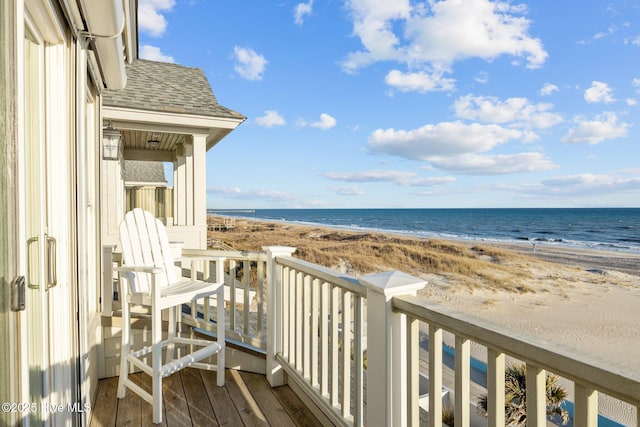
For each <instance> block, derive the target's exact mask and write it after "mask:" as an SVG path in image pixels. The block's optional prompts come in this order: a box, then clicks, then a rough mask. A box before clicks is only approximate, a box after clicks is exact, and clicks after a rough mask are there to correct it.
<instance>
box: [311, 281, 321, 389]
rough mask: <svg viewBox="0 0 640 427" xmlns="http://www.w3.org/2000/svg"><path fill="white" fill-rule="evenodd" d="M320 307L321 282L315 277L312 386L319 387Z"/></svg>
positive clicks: (312, 288) (313, 293) (312, 289)
mask: <svg viewBox="0 0 640 427" xmlns="http://www.w3.org/2000/svg"><path fill="white" fill-rule="evenodd" d="M319 308H320V282H319V281H318V279H313V281H312V282H311V330H310V331H309V336H310V337H311V350H310V351H311V362H310V363H311V387H314V388H317V387H318V385H319V379H318V333H319V332H320V331H319V329H318V316H319V314H318V311H319Z"/></svg>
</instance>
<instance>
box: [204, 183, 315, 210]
mask: <svg viewBox="0 0 640 427" xmlns="http://www.w3.org/2000/svg"><path fill="white" fill-rule="evenodd" d="M207 193H208V194H215V195H216V197H222V198H226V199H233V200H244V201H250V202H251V203H252V205H251V206H255V204H256V203H261V202H267V204H268V206H273V205H277V206H283V207H288V208H299V207H322V206H326V203H325V202H324V201H322V200H317V199H309V198H306V197H300V196H297V195H295V194H292V193H289V192H287V191H275V190H264V189H250V190H245V189H242V188H239V187H226V186H225V187H223V186H213V187H208V188H207Z"/></svg>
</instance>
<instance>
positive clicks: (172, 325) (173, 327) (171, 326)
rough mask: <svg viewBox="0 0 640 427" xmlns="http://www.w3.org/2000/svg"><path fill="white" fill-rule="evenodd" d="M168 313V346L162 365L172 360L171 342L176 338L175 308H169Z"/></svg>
mask: <svg viewBox="0 0 640 427" xmlns="http://www.w3.org/2000/svg"><path fill="white" fill-rule="evenodd" d="M168 311H169V325H168V327H167V341H169V344H168V345H167V354H166V356H165V359H164V363H169V362H171V361H172V360H173V353H174V349H175V344H174V343H173V341H172V340H173V339H174V338H175V337H176V326H177V317H176V316H177V307H170V308H169V310H168Z"/></svg>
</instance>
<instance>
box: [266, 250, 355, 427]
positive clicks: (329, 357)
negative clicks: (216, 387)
mask: <svg viewBox="0 0 640 427" xmlns="http://www.w3.org/2000/svg"><path fill="white" fill-rule="evenodd" d="M291 249H293V248H267V254H268V255H269V256H270V258H271V259H273V261H274V262H273V263H272V264H271V268H269V269H268V277H269V279H270V280H271V282H270V283H271V285H272V286H271V288H270V294H269V310H270V311H269V326H270V328H269V340H272V341H270V342H269V343H268V344H269V346H268V350H267V378H268V380H269V381H270V383H271V385H272V386H275V385H279V384H282V383H284V375H283V372H286V374H287V381H288V382H289V383H291V382H294V383H295V384H296V385H297V386H298V387H300V388H301V389H302V390H303V391H304V392H305V393H306V394H307V395H309V396H311V397H312V398H313V400H314V403H315V404H316V405H317V406H318V407H320V408H321V410H322V411H323V412H324V414H325V415H326V416H327V418H328V419H329V420H330V421H331V422H332V423H333V424H335V425H363V423H364V420H363V415H364V411H363V403H364V391H365V386H364V375H363V371H364V359H363V357H364V351H365V346H364V343H363V338H364V336H365V333H364V322H363V319H364V311H365V306H364V299H365V297H366V288H365V287H363V286H362V285H360V284H359V283H358V281H357V280H356V279H354V278H352V277H348V276H344V275H341V274H340V273H338V272H337V271H335V270H330V269H328V268H323V267H320V266H318V265H315V264H311V263H308V262H305V261H302V260H299V259H296V258H293V257H291V256H286V255H289V254H290V253H291Z"/></svg>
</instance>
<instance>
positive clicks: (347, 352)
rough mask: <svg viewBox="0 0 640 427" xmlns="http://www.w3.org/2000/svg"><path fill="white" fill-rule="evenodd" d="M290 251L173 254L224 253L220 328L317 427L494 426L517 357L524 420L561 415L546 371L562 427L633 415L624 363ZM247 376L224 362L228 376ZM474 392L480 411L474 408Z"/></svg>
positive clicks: (195, 319)
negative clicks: (482, 400) (559, 397)
mask: <svg viewBox="0 0 640 427" xmlns="http://www.w3.org/2000/svg"><path fill="white" fill-rule="evenodd" d="M293 251H294V248H290V247H267V248H265V251H264V252H240V251H230V250H225V251H210V250H209V251H207V250H194V251H184V252H185V255H203V254H205V253H207V254H215V255H217V256H225V257H226V258H227V261H226V263H225V277H224V281H225V285H226V287H227V292H226V295H225V301H224V304H225V307H226V326H227V331H228V332H227V336H228V337H229V338H231V339H232V340H233V342H234V343H236V344H238V345H240V346H241V347H242V346H245V347H246V348H253V349H254V350H255V351H258V352H261V353H262V354H264V358H261V359H259V360H258V361H257V362H256V361H254V362H252V363H253V364H252V366H251V370H253V371H254V372H259V373H264V375H265V377H264V378H265V379H266V382H267V383H268V384H269V385H270V386H271V387H274V388H275V389H276V390H278V389H279V387H281V386H284V385H288V386H289V387H290V389H291V390H292V392H293V393H294V394H295V395H298V396H300V398H301V399H302V401H304V402H305V405H307V406H308V407H309V408H311V409H312V410H313V413H314V414H315V415H316V416H317V418H318V419H319V421H320V422H321V423H323V424H333V425H346V426H352V425H355V426H361V425H370V426H373V425H389V426H392V425H393V426H405V425H427V423H428V425H441V423H442V413H443V406H446V405H447V404H448V405H450V406H451V409H452V412H453V415H454V418H455V425H456V426H457V425H462V426H474V427H475V426H486V425H488V426H500V427H502V426H504V425H505V411H504V406H505V369H506V367H507V366H509V364H511V363H513V362H516V361H517V362H519V363H522V364H524V365H525V366H526V378H527V386H526V401H527V412H526V418H527V425H528V426H546V425H548V423H551V424H560V422H559V420H558V419H555V420H554V419H551V418H549V417H548V415H547V403H546V395H545V378H546V374H547V373H553V374H556V375H559V376H560V377H561V379H562V381H563V382H564V383H566V384H568V387H567V390H568V391H569V399H568V400H569V401H570V405H569V406H570V407H571V408H572V410H571V420H570V424H569V425H574V426H596V425H598V423H599V420H600V421H601V422H602V421H605V420H604V418H603V417H602V415H599V410H598V405H599V400H600V401H601V402H602V403H603V405H605V406H606V405H607V404H608V403H609V402H617V401H621V402H624V404H625V405H627V406H628V407H629V408H630V411H631V413H632V414H633V415H632V416H631V418H632V420H631V421H630V422H627V423H626V424H625V425H635V424H634V423H637V422H638V417H639V415H637V414H638V406H639V405H640V377H638V376H637V375H635V374H633V373H631V372H629V371H627V370H624V369H622V368H620V367H616V366H609V365H608V364H607V363H604V362H602V361H599V360H595V359H594V358H592V357H590V356H589V355H585V354H580V353H578V352H577V351H574V350H571V349H567V348H564V347H561V346H560V345H558V344H557V343H552V342H548V341H545V340H543V339H541V338H539V337H536V336H532V335H529V334H525V333H523V332H520V331H515V330H511V329H508V328H506V327H503V326H501V325H498V324H494V323H491V322H488V321H486V320H482V319H479V318H475V317H473V316H470V315H468V314H465V313H461V312H457V311H454V310H452V309H449V308H447V307H443V306H439V305H437V304H433V303H430V302H428V301H425V300H423V299H420V298H417V297H416V292H417V290H419V289H421V288H422V287H423V286H424V285H425V282H424V281H422V280H420V279H417V278H414V277H411V276H409V275H407V274H404V273H400V272H388V273H378V274H372V275H368V276H364V277H360V278H355V277H351V276H348V275H345V274H342V273H340V272H337V271H335V270H331V269H328V268H325V267H322V266H319V265H315V264H311V263H308V262H305V261H302V260H299V259H296V258H295V257H292V256H291V254H292V253H293ZM212 271H215V269H214V268H209V266H206V265H202V266H200V267H199V268H198V269H197V271H185V272H184V274H198V275H199V276H201V277H204V278H206V277H209V274H211V273H210V272H212ZM105 297H106V296H105ZM217 304H218V302H217V301H215V299H213V298H211V299H204V300H202V301H198V303H196V304H193V305H192V306H191V307H185V309H184V310H183V319H182V321H183V323H184V325H186V326H188V327H191V328H193V330H195V331H197V332H199V333H205V334H206V333H211V332H213V331H214V327H213V324H212V323H211V322H210V321H209V314H208V313H210V312H211V313H212V312H213V310H214V308H215V307H216V305H217ZM112 310H113V312H115V313H117V310H118V306H117V301H114V302H113V305H112ZM478 348H480V349H481V350H480V354H481V355H482V356H480V357H478V356H477V353H478ZM472 349H474V352H473V354H472V351H471V350H472ZM228 360H233V357H230V358H228ZM231 363H232V364H233V362H231ZM241 365H242V363H240V362H238V363H237V364H236V367H239V368H240V369H243V367H242V366H241ZM227 367H229V365H227ZM371 373H375V375H370V374H371ZM247 375H248V374H245V373H238V372H235V371H228V381H229V380H235V379H236V378H238V376H239V377H240V378H247ZM260 378H262V377H260ZM425 380H426V381H425ZM261 381H263V380H262V379H261ZM183 383H184V380H183ZM101 387H102V385H101ZM481 395H486V397H487V408H488V411H487V414H486V417H485V416H484V415H479V412H478V411H477V410H476V405H477V401H478V399H479V397H480V396H481ZM114 396H115V393H114ZM187 400H188V399H187ZM205 406H206V405H205ZM606 421H609V420H606ZM601 425H602V424H601ZM608 425H623V424H615V423H613V424H608ZM637 425H640V423H638V424H637Z"/></svg>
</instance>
